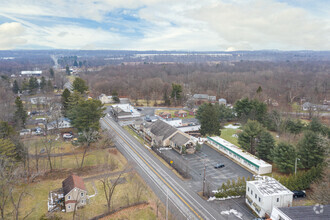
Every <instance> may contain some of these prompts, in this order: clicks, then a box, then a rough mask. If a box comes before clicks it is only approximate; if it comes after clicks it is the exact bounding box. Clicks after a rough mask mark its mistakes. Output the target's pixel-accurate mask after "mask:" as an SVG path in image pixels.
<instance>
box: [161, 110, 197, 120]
mask: <svg viewBox="0 0 330 220" xmlns="http://www.w3.org/2000/svg"><path fill="white" fill-rule="evenodd" d="M176 111H178V110H171V109H157V110H156V111H155V115H159V114H160V113H161V112H168V113H170V114H171V116H172V118H177V117H176V116H175V115H174V112H176ZM183 111H185V110H183ZM185 112H187V117H183V118H195V116H194V115H189V111H185Z"/></svg>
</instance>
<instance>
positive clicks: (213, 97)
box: [209, 96, 217, 101]
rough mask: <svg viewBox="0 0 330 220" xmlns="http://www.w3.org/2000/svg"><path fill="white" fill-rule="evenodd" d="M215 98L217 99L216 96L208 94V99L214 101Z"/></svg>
mask: <svg viewBox="0 0 330 220" xmlns="http://www.w3.org/2000/svg"><path fill="white" fill-rule="evenodd" d="M216 99H217V97H216V96H209V100H210V101H215V100H216Z"/></svg>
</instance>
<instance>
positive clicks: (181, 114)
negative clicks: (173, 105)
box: [174, 110, 187, 118]
mask: <svg viewBox="0 0 330 220" xmlns="http://www.w3.org/2000/svg"><path fill="white" fill-rule="evenodd" d="M174 115H175V117H179V118H185V117H187V112H186V111H183V110H179V111H175V112H174Z"/></svg>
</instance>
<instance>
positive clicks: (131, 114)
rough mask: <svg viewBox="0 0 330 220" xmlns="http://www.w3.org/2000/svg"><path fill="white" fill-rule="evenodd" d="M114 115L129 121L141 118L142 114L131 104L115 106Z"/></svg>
mask: <svg viewBox="0 0 330 220" xmlns="http://www.w3.org/2000/svg"><path fill="white" fill-rule="evenodd" d="M111 107H112V113H113V114H114V116H115V117H116V118H117V119H127V118H135V117H140V116H141V114H140V112H138V111H137V110H136V109H135V108H134V107H133V106H132V105H130V104H118V105H113V106H111Z"/></svg>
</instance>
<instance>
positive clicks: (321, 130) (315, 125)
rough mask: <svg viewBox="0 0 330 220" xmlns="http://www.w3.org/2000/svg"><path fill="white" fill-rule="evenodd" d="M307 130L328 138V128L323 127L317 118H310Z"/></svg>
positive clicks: (329, 133)
mask: <svg viewBox="0 0 330 220" xmlns="http://www.w3.org/2000/svg"><path fill="white" fill-rule="evenodd" d="M307 129H308V130H310V131H313V132H315V133H318V134H322V135H324V136H328V138H330V128H329V127H327V126H326V125H323V124H322V123H321V122H320V121H319V119H318V118H315V117H314V118H312V121H311V122H310V123H309V125H308V126H307Z"/></svg>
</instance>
